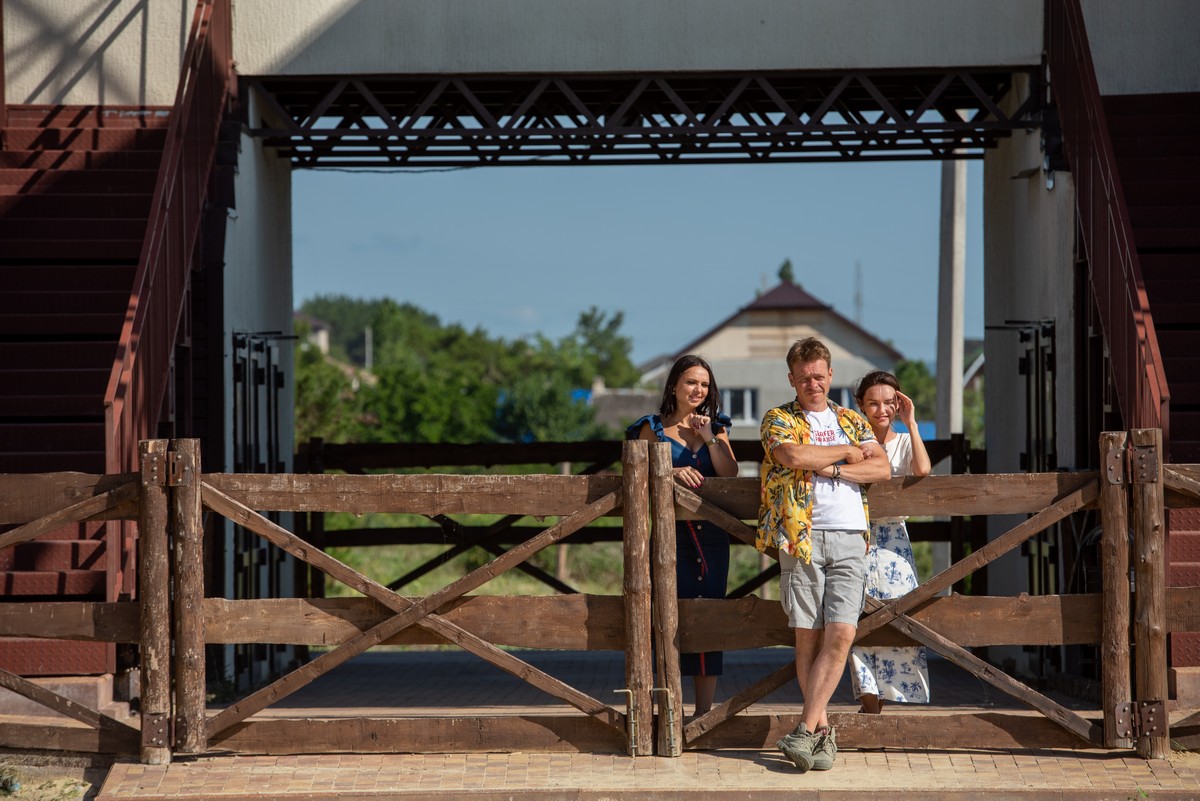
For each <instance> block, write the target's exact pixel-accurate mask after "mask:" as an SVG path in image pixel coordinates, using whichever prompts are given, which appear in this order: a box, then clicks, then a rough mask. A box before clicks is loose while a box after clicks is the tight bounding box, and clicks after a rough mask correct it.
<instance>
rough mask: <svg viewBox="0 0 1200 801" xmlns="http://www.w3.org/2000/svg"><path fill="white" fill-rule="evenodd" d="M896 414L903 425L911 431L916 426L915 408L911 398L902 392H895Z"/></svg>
mask: <svg viewBox="0 0 1200 801" xmlns="http://www.w3.org/2000/svg"><path fill="white" fill-rule="evenodd" d="M896 416H897V417H899V418H900V422H901V423H904V427H905V428H907V429H908V430H909V431H912V430H913V429H915V428H916V427H917V409H916V404H914V403H913V401H912V398H910V397H908V396H907V395H905V394H904V393H903V392H897V393H896Z"/></svg>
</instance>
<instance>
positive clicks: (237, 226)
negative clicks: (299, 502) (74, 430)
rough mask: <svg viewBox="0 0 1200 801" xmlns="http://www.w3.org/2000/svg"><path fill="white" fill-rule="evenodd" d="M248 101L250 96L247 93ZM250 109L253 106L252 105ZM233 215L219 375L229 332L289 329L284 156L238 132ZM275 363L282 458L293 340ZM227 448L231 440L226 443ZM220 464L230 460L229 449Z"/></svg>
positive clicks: (287, 439) (288, 202)
mask: <svg viewBox="0 0 1200 801" xmlns="http://www.w3.org/2000/svg"><path fill="white" fill-rule="evenodd" d="M250 102H251V103H252V104H254V103H255V102H256V99H255V98H253V97H251V98H250ZM252 113H253V108H252ZM235 197H236V202H237V209H236V217H234V218H233V219H230V220H229V224H228V227H227V229H226V230H227V233H226V240H225V330H224V332H223V334H222V336H223V337H224V342H225V347H226V365H225V374H226V375H232V374H233V366H232V361H231V356H230V354H229V350H228V349H229V348H230V342H231V337H232V336H233V333H234V332H261V331H281V332H283V333H284V334H285V335H290V334H291V333H292V172H291V165H290V164H289V163H288V162H287V160H286V159H281V158H278V157H276V156H275V154H274V152H273V151H271V150H269V149H267V148H264V147H263V146H262V140H259V139H254V138H251V137H249V136H245V135H243V136H242V138H241V142H240V154H239V156H238V172H237V178H236V184H235ZM280 357H281V363H282V365H283V366H284V367H285V368H286V370H287V373H288V380H287V382H286V384H285V386H284V388H283V390H281V393H282V396H281V399H280V400H281V410H282V411H281V414H285V415H287V419H282V420H280V431H281V435H280V436H281V441H280V443H279V449H280V452H281V453H282V454H285V455H286V457H287V459H288V466H289V469H291V454H292V453H294V452H295V434H294V428H295V426H294V424H293V420H292V410H293V406H294V397H295V392H294V388H293V383H294V382H293V380H292V364H293V358H294V353H293V344H292V342H291V341H290V340H283V341H281V342H280ZM225 392H226V397H225V414H226V420H225V430H227V431H232V430H233V427H232V426H233V419H232V415H233V387H232V386H231V385H227V386H226V388H225ZM225 447H226V449H227V450H228V449H229V448H231V447H232V446H231V443H229V442H226V445H225ZM226 464H233V454H232V452H227V453H226Z"/></svg>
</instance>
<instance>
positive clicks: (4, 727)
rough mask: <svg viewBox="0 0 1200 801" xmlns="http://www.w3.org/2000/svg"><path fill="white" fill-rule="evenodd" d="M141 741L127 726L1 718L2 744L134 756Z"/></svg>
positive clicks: (14, 746)
mask: <svg viewBox="0 0 1200 801" xmlns="http://www.w3.org/2000/svg"><path fill="white" fill-rule="evenodd" d="M138 744H139V735H138V733H137V731H136V730H133V729H129V728H128V727H126V728H123V729H116V730H114V729H111V728H109V727H107V726H105V727H104V728H101V729H93V728H90V727H84V726H69V725H57V724H53V723H43V722H38V723H30V722H29V718H20V719H11V718H0V746H3V747H5V748H13V749H17V750H19V751H28V750H30V749H35V750H40V751H55V752H67V751H74V752H77V753H81V754H121V755H129V756H134V755H136V754H137V753H138V747H139V745H138Z"/></svg>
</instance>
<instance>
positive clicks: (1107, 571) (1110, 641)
mask: <svg viewBox="0 0 1200 801" xmlns="http://www.w3.org/2000/svg"><path fill="white" fill-rule="evenodd" d="M1126 437H1127V435H1126V433H1125V432H1124V431H1113V432H1109V431H1106V432H1104V433H1103V434H1101V435H1100V465H1101V466H1102V467H1104V469H1103V470H1101V471H1100V524H1101V526H1102V528H1103V532H1102V534H1101V539H1100V575H1101V579H1100V584H1101V586H1102V587H1103V588H1104V603H1103V604H1102V605H1101V607H1100V609H1101V621H1102V622H1101V629H1102V637H1101V641H1100V697H1101V706H1100V708H1101V709H1102V710H1103V711H1104V745H1105V747H1106V748H1129V747H1130V746H1131V745H1132V742H1131V741H1130V740H1129V739H1128V738H1127V737H1119V736H1118V735H1117V720H1116V708H1117V704H1123V703H1125V702H1127V701H1128V700H1129V699H1130V698H1132V697H1133V695H1132V694H1131V690H1130V683H1129V682H1130V677H1129V495H1128V493H1127V492H1126V486H1127V483H1128V482H1127V480H1126V476H1125V471H1124V470H1122V469H1121V468H1123V467H1124V465H1125V463H1126V459H1125V457H1126V452H1125V440H1126Z"/></svg>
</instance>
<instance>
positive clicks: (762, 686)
mask: <svg viewBox="0 0 1200 801" xmlns="http://www.w3.org/2000/svg"><path fill="white" fill-rule="evenodd" d="M795 680H796V663H795V662H788V663H787V664H784V665H780V666H779V667H778V668H776V669H775V670H773V671H772V672H771V673H769V674H767V675H766V676H763V677H762V678H761V679H759V680H758V681H756V682H754V684H752V685H750V686H749V687H747V688H745V689H744V690H742V691H740V692H737V693H735V694H734V695H732V696H731V697H730V698H728V699H727V700H725V701H724V702H722V703H718V704H714V705H713V708H712V709H710V710H709V711H708V712H705V713H704V714H703V715H700V716H699V717H697V718H694V719H693V720H692V721H691V722H690V723H688V724H687V725H686V726H684V727H683V737H684V742H686V743H688V744H689V745H690V744H692V743H695V742H696V741H697V740H699V739H700V738H701V737H703V736H704V735H705V734H707V733H708V732H710V731H712V730H713V729H715V728H717V727H718V726H728V725H729V721H731V720H733V719H734V718H735V716H736V715H737V714H738V713H739V712H741V711H742V710H743V709H747V708H749V707H750V706H751V705H752V704H754V703H755V702H756V701H759V700H761V699H763V698H765V697H766V696H768V695H770V694H771V693H773V692H775V691H776V690H778V689H779V688H780V687H782V686H783V685H785V684H787V683H789V682H793V681H795ZM793 728H794V725H793ZM789 731H790V729H789ZM787 733H788V732H783V734H787ZM780 736H782V735H780Z"/></svg>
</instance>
